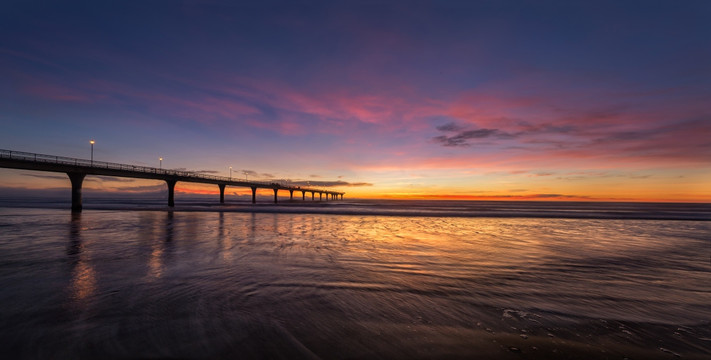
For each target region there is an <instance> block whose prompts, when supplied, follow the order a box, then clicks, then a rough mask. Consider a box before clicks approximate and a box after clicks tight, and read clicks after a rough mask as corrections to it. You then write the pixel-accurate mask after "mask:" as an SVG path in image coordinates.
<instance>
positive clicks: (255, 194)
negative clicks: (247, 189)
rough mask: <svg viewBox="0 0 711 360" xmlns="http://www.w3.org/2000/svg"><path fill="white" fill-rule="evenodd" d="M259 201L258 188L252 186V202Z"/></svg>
mask: <svg viewBox="0 0 711 360" xmlns="http://www.w3.org/2000/svg"><path fill="white" fill-rule="evenodd" d="M256 203H257V188H256V187H254V186H252V204H256Z"/></svg>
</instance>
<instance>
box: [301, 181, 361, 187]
mask: <svg viewBox="0 0 711 360" xmlns="http://www.w3.org/2000/svg"><path fill="white" fill-rule="evenodd" d="M289 184H291V185H295V186H311V187H337V186H343V187H360V186H373V184H371V183H367V182H348V181H343V180H337V181H292V182H290V183H289Z"/></svg>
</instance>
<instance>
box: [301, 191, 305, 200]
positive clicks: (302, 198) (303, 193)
mask: <svg viewBox="0 0 711 360" xmlns="http://www.w3.org/2000/svg"><path fill="white" fill-rule="evenodd" d="M301 200H302V201H306V191H303V190H301Z"/></svg>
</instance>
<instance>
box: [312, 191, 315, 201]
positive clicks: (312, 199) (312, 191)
mask: <svg viewBox="0 0 711 360" xmlns="http://www.w3.org/2000/svg"><path fill="white" fill-rule="evenodd" d="M314 196H316V195H314V192H313V191H312V192H311V201H314Z"/></svg>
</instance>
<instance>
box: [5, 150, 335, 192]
mask: <svg viewBox="0 0 711 360" xmlns="http://www.w3.org/2000/svg"><path fill="white" fill-rule="evenodd" d="M0 158H4V159H13V160H23V161H33V162H37V163H50V164H59V165H73V166H83V167H88V168H101V169H112V170H125V171H134V172H139V173H146V174H161V175H168V176H182V177H189V178H195V179H205V180H215V181H224V182H244V183H250V184H259V185H262V186H265V187H270V186H274V185H277V186H280V187H282V188H293V189H297V188H298V187H296V186H290V185H286V184H283V183H280V182H278V181H247V180H245V181H241V180H239V179H235V178H230V177H227V176H215V175H206V174H202V173H199V172H196V171H183V170H171V169H162V168H154V167H149V166H140V165H129V164H119V163H112V162H106V161H96V160H87V159H78V158H71V157H65V156H56V155H46V154H35V153H28V152H22V151H14V150H4V149H0ZM315 190H316V191H323V192H326V190H318V189H315ZM309 191H310V190H309Z"/></svg>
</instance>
